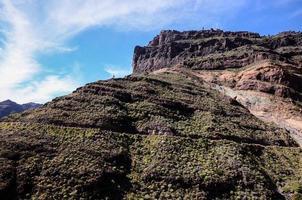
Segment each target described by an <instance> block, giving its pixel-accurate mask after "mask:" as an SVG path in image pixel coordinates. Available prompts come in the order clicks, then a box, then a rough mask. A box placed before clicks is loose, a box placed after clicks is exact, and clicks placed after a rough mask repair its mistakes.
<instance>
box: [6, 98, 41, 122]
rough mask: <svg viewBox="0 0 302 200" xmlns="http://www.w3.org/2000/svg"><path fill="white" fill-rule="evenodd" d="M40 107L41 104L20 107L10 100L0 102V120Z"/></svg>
mask: <svg viewBox="0 0 302 200" xmlns="http://www.w3.org/2000/svg"><path fill="white" fill-rule="evenodd" d="M40 106H41V104H37V103H26V104H22V105H20V104H17V103H16V102H13V101H11V100H6V101H2V102H0V118H1V117H5V116H7V115H9V114H12V113H18V112H23V111H25V110H32V109H35V108H38V107H40Z"/></svg>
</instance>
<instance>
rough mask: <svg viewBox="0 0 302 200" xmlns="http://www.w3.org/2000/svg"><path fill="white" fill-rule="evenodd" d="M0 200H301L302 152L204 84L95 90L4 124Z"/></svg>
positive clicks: (109, 85)
mask: <svg viewBox="0 0 302 200" xmlns="http://www.w3.org/2000/svg"><path fill="white" fill-rule="evenodd" d="M0 135H1V137H0V162H1V165H0V168H1V169H0V199H16V198H20V199H81V198H84V199H106V198H107V199H139V198H143V199H177V198H180V199H215V198H216V199H245V198H246V199H299V198H301V195H302V194H301V193H302V191H301V180H302V171H301V169H302V150H301V148H299V147H298V146H297V143H295V141H293V140H292V139H291V137H290V136H289V134H288V132H286V131H284V130H282V129H279V128H276V127H275V126H274V125H272V124H266V123H264V122H262V121H260V120H259V119H257V118H256V117H254V116H253V115H252V114H251V113H250V112H249V111H248V110H247V109H245V108H244V107H242V106H241V105H240V104H239V103H238V102H237V101H236V100H234V99H231V98H228V97H226V96H224V95H221V94H220V93H219V92H218V91H215V90H213V89H211V88H210V87H209V86H208V84H207V83H204V82H203V80H202V78H199V77H198V76H195V75H191V74H185V73H170V72H167V73H165V72H162V73H157V74H150V75H131V76H128V77H126V78H124V79H111V80H108V81H98V82H95V83H91V84H87V85H86V86H84V87H81V88H79V89H77V90H76V91H74V92H73V93H72V94H70V95H67V96H64V97H59V98H56V99H54V100H53V101H51V102H49V103H47V104H45V105H44V106H42V107H41V108H39V109H36V110H33V111H27V112H23V113H18V114H15V115H12V116H10V117H9V118H5V119H3V120H2V122H1V123H0Z"/></svg>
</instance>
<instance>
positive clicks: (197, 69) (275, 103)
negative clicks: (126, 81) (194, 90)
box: [133, 29, 302, 144]
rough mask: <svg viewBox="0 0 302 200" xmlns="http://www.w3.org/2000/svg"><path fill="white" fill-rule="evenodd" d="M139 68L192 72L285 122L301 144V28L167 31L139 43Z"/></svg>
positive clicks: (248, 105) (136, 65)
mask: <svg viewBox="0 0 302 200" xmlns="http://www.w3.org/2000/svg"><path fill="white" fill-rule="evenodd" d="M133 67H134V73H146V72H154V71H156V70H161V71H163V70H165V71H170V72H175V73H189V74H191V75H194V76H196V77H199V78H202V79H203V80H204V81H206V82H207V83H208V84H209V85H210V86H211V88H212V89H215V90H218V91H220V92H221V93H223V94H225V95H227V96H229V97H231V98H236V100H237V101H238V102H240V103H241V104H242V105H244V106H245V107H246V108H248V109H249V110H250V112H251V113H252V114H254V115H255V116H257V117H258V118H260V119H262V120H264V121H266V122H274V123H275V124H277V125H278V126H279V127H282V128H286V129H287V130H289V131H290V132H291V133H292V136H293V137H295V138H296V140H297V141H298V142H299V143H300V144H302V114H301V113H302V107H301V106H302V103H301V101H302V33H301V32H283V33H280V34H277V35H274V36H260V35H259V34H257V33H250V32H223V31H221V30H213V29H212V30H206V31H186V32H178V31H162V32H161V33H160V34H159V35H158V36H156V37H155V38H154V39H153V40H152V41H151V42H150V43H149V45H148V46H146V47H139V46H138V47H136V48H135V53H134V58H133Z"/></svg>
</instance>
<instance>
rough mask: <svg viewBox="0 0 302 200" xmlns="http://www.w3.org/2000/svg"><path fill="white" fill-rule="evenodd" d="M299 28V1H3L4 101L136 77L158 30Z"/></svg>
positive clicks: (45, 97) (0, 59) (37, 98)
mask: <svg viewBox="0 0 302 200" xmlns="http://www.w3.org/2000/svg"><path fill="white" fill-rule="evenodd" d="M202 28H206V29H207V28H219V29H223V30H226V31H252V32H258V33H260V34H261V35H269V34H270V35H273V34H277V33H279V32H282V31H288V30H293V31H302V0H60V1H58V0H0V101H2V100H6V99H11V100H13V101H16V102H18V103H26V102H37V103H45V102H47V101H50V100H51V99H53V98H54V97H57V96H61V95H65V94H68V93H70V92H72V91H73V90H75V89H76V88H77V87H80V86H82V85H84V84H86V83H89V82H93V81H96V80H105V79H109V78H111V77H112V76H113V74H114V75H115V77H123V76H125V75H128V74H130V73H131V71H132V69H131V63H132V56H133V49H134V47H135V46H136V45H140V46H144V45H147V43H148V42H149V41H150V40H152V38H153V37H154V36H156V35H157V34H158V33H159V32H160V31H161V30H167V29H174V30H180V31H182V30H200V29H202Z"/></svg>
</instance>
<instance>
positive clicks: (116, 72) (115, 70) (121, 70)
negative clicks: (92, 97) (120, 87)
mask: <svg viewBox="0 0 302 200" xmlns="http://www.w3.org/2000/svg"><path fill="white" fill-rule="evenodd" d="M104 70H105V71H106V72H107V73H109V74H110V76H111V77H116V78H120V77H124V76H127V75H129V74H131V68H125V67H118V66H106V67H105V69H104Z"/></svg>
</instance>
